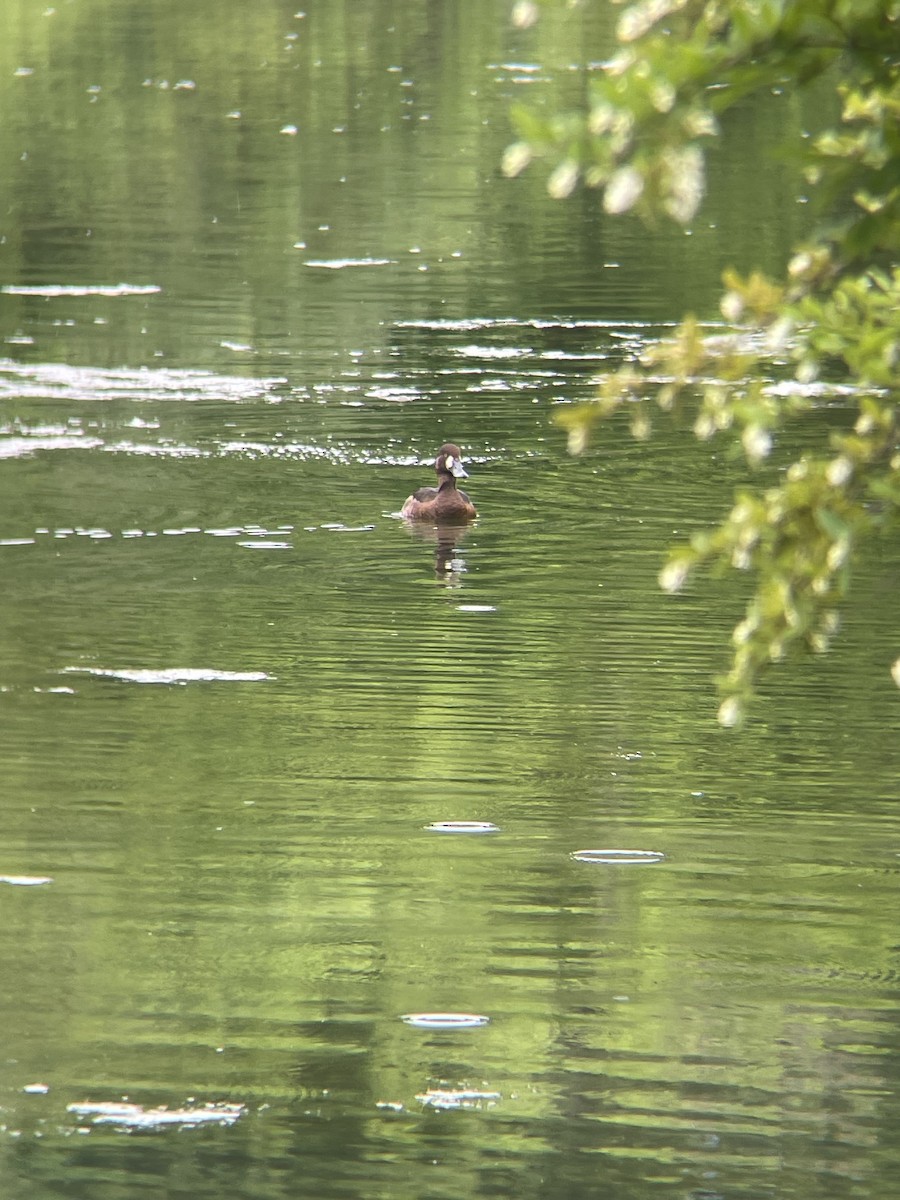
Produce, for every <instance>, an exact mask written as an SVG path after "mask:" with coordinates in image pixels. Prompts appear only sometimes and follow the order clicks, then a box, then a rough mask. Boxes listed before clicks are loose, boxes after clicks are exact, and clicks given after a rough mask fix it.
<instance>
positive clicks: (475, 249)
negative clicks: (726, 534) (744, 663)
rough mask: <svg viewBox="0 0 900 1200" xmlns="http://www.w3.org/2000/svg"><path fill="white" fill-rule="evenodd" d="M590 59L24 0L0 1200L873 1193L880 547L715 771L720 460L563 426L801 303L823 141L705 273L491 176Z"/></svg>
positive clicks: (497, 34) (723, 499) (892, 845)
mask: <svg viewBox="0 0 900 1200" xmlns="http://www.w3.org/2000/svg"><path fill="white" fill-rule="evenodd" d="M615 16H616V10H615V9H612V10H610V9H607V7H606V6H605V5H597V6H594V7H591V6H585V7H583V8H582V9H580V10H576V11H575V12H574V13H567V12H566V11H565V10H563V9H562V8H561V9H560V10H559V11H558V12H557V11H551V10H549V9H548V12H547V13H546V15H545V19H544V20H543V21H542V22H541V23H540V24H539V25H538V26H537V28H536V29H534V30H529V31H521V30H515V29H513V28H512V27H511V25H510V22H509V12H508V5H507V4H506V3H505V2H503V3H501V2H499V0H498V2H496V3H481V2H476V0H461V3H460V4H458V5H440V4H438V5H435V4H429V3H426V2H425V0H421V2H418V0H411V2H410V3H406V4H394V5H390V4H384V3H378V2H376V0H358V2H354V3H353V4H336V3H331V2H330V0H328V2H326V0H311V2H310V3H308V4H307V5H306V6H305V8H304V9H303V10H302V11H299V10H295V9H293V8H292V7H291V6H285V5H281V4H276V3H273V2H271V0H262V2H260V3H258V4H255V5H253V6H252V7H251V8H248V7H247V6H246V5H243V4H239V3H236V2H235V0H225V2H222V0H220V2H219V3H217V4H216V5H213V4H210V3H206V2H201V3H196V4H191V5H189V6H183V5H174V4H173V5H150V6H147V5H142V6H138V5H136V4H134V3H132V2H131V0H115V2H114V3H104V4H102V5H101V4H100V3H98V2H97V0H93V2H92V0H70V2H69V3H64V4H61V5H58V6H57V7H56V8H49V7H48V8H44V7H42V6H40V5H38V6H34V5H30V4H26V3H24V0H23V2H21V3H5V4H4V5H3V6H2V11H0V103H2V111H3V113H4V119H3V121H2V123H0V155H2V161H3V163H4V169H3V171H2V173H0V286H2V288H3V290H2V292H0V337H2V339H3V344H2V347H0V567H2V577H3V586H2V589H0V732H2V739H0V769H2V778H3V784H2V794H3V803H2V806H0V912H2V921H0V960H2V962H3V964H4V970H3V972H2V976H0V1030H2V1034H0V1038H2V1053H0V1062H2V1071H0V1184H2V1190H3V1194H4V1195H9V1196H27V1197H29V1200H43V1198H44V1197H58V1196H66V1197H74V1198H77V1200H82V1198H84V1200H88V1198H90V1200H113V1198H114V1197H120V1196H129V1197H133V1196H141V1195H153V1196H156V1195H173V1196H174V1195H182V1194H183V1195H190V1196H192V1197H201V1198H203V1197H222V1196H227V1197H232V1196H233V1197H248V1198H249V1197H254V1198H260V1200H267V1198H273V1200H274V1198H277V1197H287V1196H291V1197H294V1196H310V1197H316V1198H317V1200H327V1198H331V1197H335V1198H337V1197H341V1198H352V1200H361V1198H363V1197H365V1198H367V1200H369V1198H377V1197H385V1198H387V1197H391V1198H392V1200H395V1198H397V1197H407V1196H408V1197H422V1196H428V1197H437V1198H442V1200H443V1198H446V1200H451V1198H452V1200H456V1198H460V1200H462V1198H467V1197H473V1196H482V1195H484V1196H515V1197H535V1198H538V1197H539V1198H541V1200H564V1198H565V1200H572V1198H581V1197H595V1196H596V1197H607V1196H609V1197H616V1198H625V1200H632V1198H633V1200H643V1198H644V1197H646V1196H650V1195H661V1196H663V1195H664V1196H677V1197H686V1198H690V1200H701V1198H702V1200H714V1198H718V1197H723V1198H725V1197H727V1198H729V1200H730V1198H738V1197H739V1198H741V1200H750V1198H753V1200H756V1198H758V1197H770V1196H790V1197H793V1198H796V1200H819V1198H824V1197H828V1198H841V1200H843V1198H845V1197H847V1198H849V1197H859V1198H862V1197H865V1198H867V1200H873V1198H874V1200H878V1198H881V1197H885V1198H887V1197H893V1196H894V1195H895V1193H896V1179H897V1178H898V1177H900V1144H898V1141H900V1140H898V1134H897V1130H898V1128H900V1104H898V1080H900V1046H898V1021H897V1016H898V1001H900V961H898V952H900V947H898V937H897V932H896V912H897V884H898V868H900V857H898V856H900V809H898V806H897V801H898V787H897V779H898V767H900V751H898V747H900V739H898V737H897V733H898V709H897V695H896V688H895V687H894V686H893V684H892V683H891V680H890V676H889V674H888V670H887V664H888V663H889V662H890V661H891V660H892V659H893V658H894V657H896V649H895V644H894V639H895V637H896V633H895V628H894V624H893V621H894V617H895V610H896V605H895V603H894V601H895V594H896V580H897V574H898V569H900V555H898V554H897V552H896V548H895V547H894V548H891V547H886V546H881V547H879V548H878V553H877V555H876V554H873V555H872V556H871V558H870V559H867V560H864V561H862V562H861V563H860V564H859V570H858V575H857V588H858V594H859V595H860V596H861V597H862V599H863V604H862V606H861V608H860V609H858V610H855V612H856V615H855V616H854V615H853V614H849V613H848V617H847V621H846V623H845V629H844V631H843V633H842V636H841V638H840V639H839V640H838V641H837V643H836V645H835V648H834V650H833V652H832V653H831V654H830V655H829V656H828V657H826V658H823V659H818V660H815V661H804V660H800V661H798V662H797V663H795V664H792V665H791V666H790V668H788V669H781V670H778V671H775V672H773V673H772V675H771V676H770V678H769V679H768V681H767V683H766V688H765V692H764V695H763V697H762V699H761V702H760V704H759V705H758V707H757V709H756V711H755V712H754V714H753V720H752V722H751V723H750V724H749V725H748V726H747V727H746V728H745V729H744V730H743V731H741V732H738V733H735V732H726V731H723V730H721V729H719V728H718V726H717V725H716V723H715V710H716V695H715V690H714V685H713V682H712V680H713V676H714V675H715V673H716V672H717V671H718V670H719V669H720V668H721V667H722V665H723V663H724V661H725V656H726V653H727V646H728V637H729V632H730V629H731V627H732V625H733V624H734V621H735V619H736V618H737V616H738V615H739V613H740V610H741V606H742V593H741V590H740V588H739V586H737V585H736V584H733V583H731V582H728V583H726V584H724V585H722V584H719V585H717V586H715V587H713V586H703V585H698V586H697V587H696V588H694V589H692V590H691V591H690V592H689V593H688V594H686V595H684V596H680V597H678V598H672V597H667V596H664V595H662V594H661V593H660V592H659V591H658V589H657V587H656V575H657V572H658V569H659V566H660V563H661V561H662V558H663V553H664V547H665V546H666V544H667V543H668V542H669V541H671V540H673V539H676V538H679V537H684V536H686V535H687V534H689V533H690V531H691V530H693V529H695V528H697V527H698V526H700V525H702V524H704V523H707V522H709V521H710V520H711V519H712V518H714V516H715V514H716V513H717V512H718V511H719V510H720V509H721V508H722V506H724V505H726V504H727V503H728V502H729V499H730V497H731V494H732V489H733V486H734V484H735V474H734V471H735V468H734V465H733V464H732V463H730V462H729V461H727V460H726V458H725V456H724V455H723V454H722V453H721V451H720V450H719V449H718V448H717V447H716V446H715V445H712V446H704V447H698V446H697V445H696V444H694V443H693V442H692V440H691V439H690V438H689V437H688V436H687V435H685V434H683V433H680V432H678V431H674V432H669V433H665V434H663V435H661V436H660V437H659V438H657V439H654V440H653V441H651V442H650V443H648V444H646V445H641V446H638V445H636V444H635V443H633V442H632V441H630V440H629V438H628V437H627V434H626V431H625V430H624V429H623V428H618V427H615V426H614V427H611V428H610V429H608V430H605V431H604V432H603V433H602V434H601V435H600V436H599V437H598V440H597V442H596V444H595V445H594V446H593V447H592V448H591V450H590V451H589V452H588V453H587V454H586V455H585V456H584V457H582V458H579V459H572V458H570V457H568V456H567V454H566V450H565V441H564V437H563V435H562V433H561V432H560V431H559V429H558V428H557V427H555V426H554V424H553V421H552V416H553V412H554V409H555V408H556V406H558V405H559V404H560V403H563V402H566V401H571V400H577V399H579V398H585V397H588V396H590V395H591V394H593V390H594V386H595V384H594V381H595V380H596V379H597V378H598V377H599V376H600V375H602V373H603V372H604V371H606V370H609V369H610V367H611V366H613V365H615V364H617V363H619V362H621V361H622V360H623V359H625V358H627V357H628V356H629V355H633V354H634V353H635V352H637V351H639V350H640V348H641V347H642V346H644V345H646V344H647V342H648V341H650V340H652V339H653V338H654V337H656V336H658V335H659V334H660V332H661V331H662V330H663V329H664V328H665V326H666V324H667V323H668V322H671V321H673V320H675V319H677V317H678V316H679V315H680V313H681V312H682V310H683V309H684V308H685V307H686V306H694V307H695V308H697V310H698V311H700V312H701V314H703V315H704V316H711V315H713V314H714V305H715V289H716V286H717V280H718V276H719V272H720V271H721V269H722V267H723V266H725V265H727V264H728V263H729V262H736V263H737V264H738V265H744V264H745V263H746V262H749V261H751V256H753V257H754V258H758V254H757V253H756V247H757V246H758V245H759V244H763V245H765V246H766V251H765V256H764V257H765V261H764V263H763V265H764V266H769V267H771V268H772V269H776V268H777V267H778V265H779V263H780V262H781V260H782V258H783V255H784V253H785V252H786V249H787V247H788V245H789V244H790V241H791V239H792V238H793V237H794V236H795V235H796V233H797V230H798V229H799V228H802V221H803V219H804V214H803V212H802V210H801V209H799V208H798V210H797V211H794V209H793V208H787V207H786V205H787V204H788V201H787V199H786V197H787V196H788V195H789V194H790V193H791V189H790V188H789V187H788V182H789V181H788V180H787V177H786V176H785V174H784V170H785V169H784V168H778V167H776V166H766V168H765V169H764V170H761V168H760V162H761V161H762V160H761V159H760V154H761V150H760V147H761V146H762V145H764V144H765V143H766V140H767V139H769V140H771V137H772V133H773V129H775V128H778V127H780V126H782V125H783V124H784V122H785V120H786V119H790V120H797V121H799V120H802V116H803V114H802V113H799V112H798V106H797V103H796V101H794V100H788V99H787V98H783V99H782V98H777V97H773V104H772V109H771V111H765V110H762V111H760V110H753V111H748V112H747V113H746V114H744V115H743V116H742V117H741V118H740V121H742V122H743V124H742V125H741V127H740V128H739V129H738V130H737V133H738V134H739V136H738V137H737V138H736V139H734V141H733V142H732V143H731V147H732V148H731V149H729V148H727V147H726V148H725V149H723V150H722V151H720V152H719V153H718V156H717V157H716V158H715V159H714V162H713V174H712V178H711V196H710V203H709V206H708V207H707V208H706V209H704V215H703V219H702V222H701V223H698V226H697V227H696V228H694V229H692V230H690V231H688V232H687V233H682V232H678V233H674V232H672V231H664V230H659V231H656V232H653V233H650V234H648V233H647V232H646V231H644V230H642V229H640V228H639V227H637V226H634V225H632V224H630V223H628V222H621V223H609V222H607V221H606V220H605V219H604V218H603V216H602V214H601V213H600V212H599V210H598V207H597V205H596V202H595V199H594V198H592V197H585V198H576V199H574V200H573V201H571V202H569V203H568V204H563V205H560V204H554V203H553V202H551V201H549V200H548V199H546V198H545V196H544V193H543V190H542V183H541V180H540V179H539V178H538V177H537V176H536V177H535V178H534V179H530V178H525V179H521V180H517V181H507V180H503V179H502V178H501V177H500V176H499V172H498V165H497V164H498V163H499V160H500V156H501V154H502V149H503V146H504V145H505V144H506V142H507V141H509V139H510V136H511V135H510V130H509V125H508V119H507V115H506V114H507V111H508V106H509V104H510V103H511V102H513V101H515V100H521V99H523V98H525V99H529V100H530V99H535V100H536V101H539V100H541V99H544V98H546V99H548V100H550V101H551V102H556V101H559V102H560V103H562V102H564V101H565V100H566V98H567V97H572V96H575V95H577V94H578V91H579V89H580V88H582V87H583V86H584V78H585V75H586V74H589V73H590V70H591V69H593V66H594V65H595V64H596V63H598V62H599V61H601V60H602V59H603V57H604V56H605V55H606V54H608V52H609V46H610V33H609V30H610V28H611V24H612V21H613V20H614V19H615ZM795 207H797V206H795ZM844 418H845V414H844V412H843V411H842V410H841V408H840V402H839V400H834V401H833V402H832V403H831V404H830V405H828V406H824V407H823V410H822V412H821V413H818V414H816V415H815V417H814V418H812V419H813V420H816V421H819V422H821V423H823V424H824V423H828V422H832V423H833V422H839V421H842V420H843V419H844ZM448 439H449V440H456V441H459V442H460V443H461V444H462V446H463V448H464V452H465V455H466V459H467V468H468V470H469V475H470V478H469V481H468V483H467V485H466V486H467V488H468V490H469V492H470V494H471V495H472V498H473V500H474V501H475V503H476V504H477V506H478V508H479V513H480V515H479V519H478V521H477V522H476V523H475V524H474V525H472V526H470V527H469V528H467V529H465V530H464V531H459V530H456V531H452V530H451V531H446V530H445V531H434V530H432V529H430V528H409V527H408V526H407V525H406V524H404V523H403V522H402V521H401V520H400V519H399V518H398V515H397V514H398V510H399V508H400V505H401V504H402V502H403V500H404V498H405V497H406V496H407V495H408V494H409V492H410V491H412V490H413V489H414V488H415V487H417V486H420V485H421V484H423V483H428V482H430V479H431V477H432V475H433V472H432V469H431V466H430V463H431V461H432V459H433V456H434V453H435V450H436V448H437V446H438V445H439V444H440V443H441V442H442V441H444V440H448ZM892 645H893V646H894V648H893V649H892ZM626 852H627V853H626Z"/></svg>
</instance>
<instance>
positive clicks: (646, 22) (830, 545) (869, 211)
mask: <svg viewBox="0 0 900 1200" xmlns="http://www.w3.org/2000/svg"><path fill="white" fill-rule="evenodd" d="M532 7H533V6H532ZM532 15H533V14H532ZM617 38H618V43H619V48H618V52H617V53H616V54H615V55H614V56H613V57H612V58H611V59H610V60H609V61H608V62H607V63H606V64H605V66H604V69H603V71H602V72H601V73H600V74H599V77H598V78H597V79H596V80H595V81H594V83H593V86H592V91H591V95H590V100H589V103H588V105H587V108H586V109H585V110H584V111H580V112H572V113H563V114H554V115H551V116H546V115H543V114H538V113H535V112H533V111H531V110H527V109H524V108H519V109H516V110H515V111H514V113H513V119H514V122H515V124H516V127H517V130H518V133H519V140H518V141H517V142H515V143H514V144H513V145H512V146H510V147H509V149H508V150H507V152H506V157H505V161H504V168H505V170H506V171H507V173H508V174H510V175H513V174H517V173H518V172H519V171H521V170H523V169H524V168H525V167H527V166H528V165H529V164H530V163H532V162H533V161H535V160H544V161H545V162H546V164H547V170H548V184H547V186H548V189H549V191H550V193H551V194H552V195H554V196H557V197H560V198H562V197H565V196H567V195H569V194H570V193H571V192H572V191H573V190H574V189H575V188H576V187H577V186H578V185H579V184H584V185H586V186H588V187H594V188H600V189H602V194H603V205H604V208H605V209H606V211H607V212H609V213H624V212H628V211H634V212H636V213H638V214H640V215H641V216H643V217H644V218H646V219H648V220H653V219H656V218H657V217H659V216H660V215H664V216H668V217H670V218H672V219H674V220H675V221H678V222H680V223H682V224H687V223H689V222H690V221H691V220H692V219H693V217H694V215H695V214H696V212H697V210H698V208H699V205H700V203H701V201H702V198H703V192H704V186H705V184H704V147H705V145H706V144H707V143H708V142H709V139H710V138H713V137H715V136H719V135H720V129H721V125H720V119H721V117H722V115H723V113H724V112H725V111H726V110H727V109H728V108H729V107H731V106H733V105H735V104H736V103H738V102H739V101H743V100H745V99H746V97H747V96H748V95H750V94H751V93H753V92H755V91H760V90H764V89H770V88H771V87H772V86H773V85H774V84H776V83H777V84H781V83H784V82H785V81H790V82H791V83H792V85H793V86H803V85H804V84H805V83H809V82H810V81H812V80H813V79H819V80H821V81H822V82H824V81H831V80H833V81H834V88H835V95H836V104H835V113H836V114H837V115H838V118H839V119H838V120H837V121H836V122H835V125H834V127H833V128H828V129H825V130H823V131H822V132H820V133H819V134H818V135H817V136H816V137H815V138H812V139H805V140H804V142H803V143H802V144H800V145H797V146H795V147H793V148H790V147H789V148H788V149H792V151H793V153H794V155H795V157H796V159H797V160H798V161H799V162H800V164H801V165H802V169H803V173H804V177H805V179H806V181H807V183H808V184H809V186H810V188H811V190H812V191H813V192H814V193H815V196H816V199H817V201H818V203H819V210H818V224H817V226H816V229H815V232H814V236H813V237H812V238H811V239H810V240H809V242H808V243H807V244H805V245H803V246H799V247H797V248H796V249H795V253H794V255H793V257H792V258H791V260H790V262H789V263H788V264H787V267H786V271H785V275H784V278H783V279H782V280H771V279H768V278H766V277H764V276H763V275H762V274H760V273H758V272H752V273H751V274H750V275H749V276H747V277H741V276H739V275H738V274H737V273H736V272H734V271H727V272H726V273H725V276H724V279H723V282H724V289H725V290H724V292H723V295H722V298H721V315H722V317H723V318H724V320H725V323H726V324H725V328H724V330H723V328H722V327H721V326H719V327H716V328H712V327H711V326H710V324H709V323H706V324H703V323H701V322H699V321H698V320H696V319H695V318H693V317H690V316H688V317H686V318H685V319H684V320H683V321H682V323H681V325H680V326H679V327H678V328H677V329H676V330H675V332H674V334H673V336H672V337H671V338H669V339H668V340H666V341H662V342H660V343H658V344H656V345H654V346H652V347H651V348H650V349H648V350H647V351H646V352H645V353H644V355H643V357H642V358H641V360H640V361H639V362H637V363H634V364H629V365H628V366H626V367H624V368H622V369H621V370H620V371H618V372H615V373H613V374H611V375H609V376H608V377H607V378H606V379H605V380H604V381H603V382H602V384H601V386H600V389H599V393H598V396H597V399H596V402H595V403H590V404H582V405H579V406H571V407H566V408H564V409H561V411H560V414H559V421H560V423H561V424H562V425H563V426H564V427H565V428H566V429H567V431H568V436H569V445H570V449H571V450H572V451H573V452H574V453H579V452H581V451H582V450H583V449H584V448H585V447H586V445H587V443H588V441H589V440H590V437H591V433H592V431H593V429H594V427H595V426H596V424H597V422H599V421H601V420H603V419H604V418H606V417H608V416H610V415H611V414H612V413H613V412H616V411H623V412H626V413H627V414H628V417H629V424H630V429H631V433H632V435H633V436H634V437H636V438H638V439H645V438H648V437H650V436H651V435H652V432H653V428H654V424H655V423H656V422H657V421H659V420H660V419H663V418H665V419H671V418H673V417H674V418H677V419H680V420H681V421H685V420H687V421H688V422H689V424H690V426H691V427H692V428H693V431H694V434H695V435H696V437H697V438H698V439H700V440H701V441H708V440H710V439H714V438H719V439H724V440H726V441H727V444H728V445H729V447H730V448H732V449H733V451H734V452H735V454H736V455H739V456H741V457H742V458H743V459H744V460H745V461H746V463H747V464H748V466H749V467H750V468H751V469H756V468H760V467H762V466H763V465H766V466H767V467H768V468H769V469H768V470H767V472H766V475H767V479H768V483H767V484H766V485H760V486H759V487H758V488H756V489H754V488H744V489H743V490H741V491H740V492H739V493H738V494H737V495H736V498H735V503H734V505H733V507H732V509H731V511H730V512H729V513H728V514H727V515H726V516H725V517H724V519H723V520H722V521H721V522H720V523H719V524H718V525H717V526H716V527H714V528H712V529H710V530H709V531H707V532H704V533H701V534H698V535H696V536H695V537H694V538H693V539H692V541H691V542H690V543H689V544H688V545H686V546H681V547H676V548H674V549H673V550H672V551H671V554H670V557H669V560H668V563H667V565H666V566H665V567H664V568H663V570H662V572H661V576H660V582H661V584H662V586H663V587H664V588H665V589H667V590H669V591H673V592H674V591H678V590H679V589H680V588H681V587H683V586H684V585H685V583H686V582H687V580H688V578H689V577H690V574H691V572H692V571H693V570H695V569H696V568H697V567H700V566H710V567H714V568H715V567H718V568H727V569H732V568H733V569H736V570H738V571H741V572H748V573H749V575H750V576H751V578H752V581H753V582H752V586H751V591H750V598H749V600H748V602H747V608H746V612H745V615H744V618H743V620H742V621H741V622H740V623H739V624H738V626H737V627H736V629H735V630H734V635H733V642H734V646H733V654H732V660H731V665H730V668H729V669H728V671H727V672H726V673H725V674H724V675H723V676H722V678H721V680H720V684H721V689H722V695H723V698H722V703H721V706H720V709H719V719H720V721H721V722H722V723H723V724H725V725H734V724H737V723H739V722H740V720H741V719H742V717H743V715H744V712H745V710H746V705H747V702H748V700H749V699H750V697H751V695H752V693H753V690H754V687H755V685H756V682H757V680H758V677H759V674H760V671H761V670H762V668H763V667H764V666H765V665H766V664H767V663H770V662H773V661H779V660H781V659H782V658H783V657H784V655H785V653H786V652H787V651H788V649H789V648H790V647H791V645H792V644H795V643H796V644H803V645H806V646H807V647H809V648H810V649H812V650H813V651H817V652H821V651H823V650H825V649H826V648H827V646H828V644H829V641H830V639H831V637H832V636H833V634H834V633H835V632H836V631H837V628H838V624H839V618H838V611H837V604H838V602H839V601H840V600H841V599H842V598H843V597H844V595H845V593H846V591H847V587H848V583H849V571H850V566H851V563H852V560H853V554H854V550H855V549H856V548H857V546H858V544H859V543H860V541H861V540H862V539H864V538H866V537H869V536H871V535H872V534H873V533H874V532H876V531H877V530H881V529H884V528H886V527H891V526H894V527H895V518H896V515H897V512H898V509H900V430H898V410H897V403H898V398H900V268H898V267H897V265H896V264H897V262H898V260H900V3H898V2H893V0H754V2H752V3H751V2H748V3H743V4H732V3H725V2H724V0H723V2H717V0H705V2H704V0H641V2H639V3H637V4H633V5H630V6H628V7H627V8H624V9H623V11H622V13H621V16H620V17H619V20H618V27H617ZM820 86H821V83H820ZM776 363H777V364H778V366H777V370H776V368H775V364H776ZM785 372H787V378H786V379H785V378H784V374H785ZM779 373H780V374H779ZM776 376H779V378H780V381H781V383H782V385H783V386H778V384H777V383H776V382H775V379H776ZM821 380H829V381H831V382H832V383H835V384H840V385H841V387H842V388H843V390H844V393H845V395H846V396H848V397H849V399H848V404H850V405H855V406H856V410H857V411H856V416H855V419H854V422H853V424H852V426H850V427H849V428H843V429H834V428H832V429H831V431H830V433H828V434H827V435H826V439H827V440H825V441H824V442H818V443H817V442H815V441H813V442H812V444H810V445H808V447H807V449H806V450H805V452H804V453H803V454H802V455H800V457H799V458H797V460H796V461H794V462H780V461H779V462H777V463H773V459H774V458H775V457H776V456H775V455H773V451H774V450H775V449H776V447H777V439H778V433H779V431H780V430H781V429H783V428H784V426H785V425H786V423H787V422H789V421H794V420H797V419H798V418H801V417H802V415H803V414H804V413H807V412H808V411H809V409H810V408H811V407H812V406H814V405H815V404H816V403H817V398H818V396H819V395H820V390H819V388H818V386H817V385H818V383H819V382H820V381H821ZM816 428H820V426H819V425H817V426H816ZM805 432H806V430H805V429H804V433H805ZM886 667H887V663H886ZM892 671H893V675H894V678H895V680H896V681H897V682H898V684H900V659H898V660H897V662H895V663H894V666H893V668H892Z"/></svg>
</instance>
